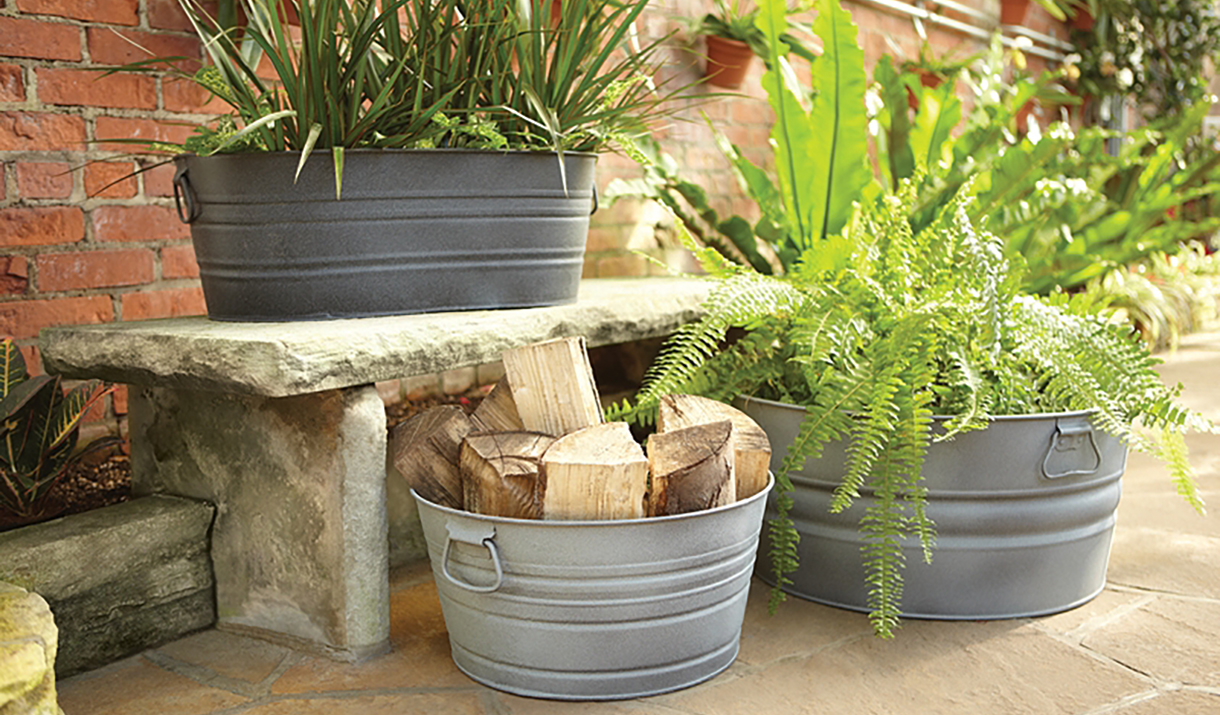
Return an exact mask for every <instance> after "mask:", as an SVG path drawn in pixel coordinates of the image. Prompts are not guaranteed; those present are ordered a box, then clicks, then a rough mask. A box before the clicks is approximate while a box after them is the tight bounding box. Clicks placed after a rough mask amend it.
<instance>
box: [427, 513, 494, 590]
mask: <svg viewBox="0 0 1220 715" xmlns="http://www.w3.org/2000/svg"><path fill="white" fill-rule="evenodd" d="M445 529H446V530H447V531H448V532H449V535H448V537H447V538H446V539H445V553H444V555H443V556H442V557H441V574H443V575H444V577H445V580H446V581H448V582H449V583H451V584H453V585H454V586H458V587H459V588H464V589H466V590H467V591H472V592H474V593H492V592H493V591H496V590H499V588H500V586H501V585H503V583H504V567H503V566H502V565H501V564H500V551H499V549H497V548H496V527H494V526H486V527H481V528H478V527H470V526H467V525H465V524H461V523H458V522H453V521H451V522H449V523H447V524H445ZM455 541H460V542H462V543H463V544H471V545H472V546H482V547H483V548H485V549H487V551H488V553H490V554H491V563H492V566H494V567H495V569H496V580H495V582H494V583H492V584H491V585H490V586H478V585H475V584H473V583H468V582H466V581H463V580H461V579H459V578H457V577H456V576H454V575H453V574H451V573H449V551H450V549H451V548H452V547H453V542H455Z"/></svg>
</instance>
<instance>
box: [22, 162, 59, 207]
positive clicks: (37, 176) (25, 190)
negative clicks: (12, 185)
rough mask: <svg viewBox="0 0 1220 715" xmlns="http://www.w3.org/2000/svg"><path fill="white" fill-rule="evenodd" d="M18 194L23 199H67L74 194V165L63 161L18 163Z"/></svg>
mask: <svg viewBox="0 0 1220 715" xmlns="http://www.w3.org/2000/svg"><path fill="white" fill-rule="evenodd" d="M16 170H17V195H18V196H20V197H21V198H23V199H66V198H68V197H69V196H71V195H72V167H71V166H70V165H69V164H67V163H65V162H62V161H24V162H20V163H18V164H17V165H16Z"/></svg>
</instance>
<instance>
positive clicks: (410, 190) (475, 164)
mask: <svg viewBox="0 0 1220 715" xmlns="http://www.w3.org/2000/svg"><path fill="white" fill-rule="evenodd" d="M298 158H299V155H298V154H296V153H292V152H265V153H250V154H225V155H215V156H209V157H199V156H193V155H184V156H179V157H177V158H176V159H175V162H176V164H177V172H176V174H175V177H174V192H175V199H176V201H177V205H178V211H179V215H180V217H181V218H182V219H183V220H184V221H187V222H189V223H190V224H191V239H192V241H193V242H194V245H195V256H196V258H197V260H198V262H199V275H200V280H201V282H202V284H203V293H204V299H205V301H206V302H207V308H208V316H209V317H211V318H213V319H215V320H231V321H283V320H321V319H329V318H362V317H370V316H378V315H398V314H405V313H423V312H440V311H449V310H476V309H486V308H524V307H534V306H545V305H558V304H562V303H571V302H574V301H575V300H576V291H577V287H578V286H579V283H580V274H581V267H582V263H583V260H584V249H585V239H586V237H587V234H588V229H589V214H590V213H592V210H593V209H594V208H595V204H596V198H595V195H594V186H593V169H594V164H595V163H596V161H597V156H596V155H594V154H585V153H567V154H564V157H563V167H564V171H563V172H561V171H560V164H559V158H558V155H557V154H555V153H552V152H498V151H468V150H448V149H429V150H368V149H363V150H349V151H347V152H346V153H345V159H344V168H343V182H342V183H343V192H342V198H341V199H336V198H335V177H334V166H333V162H332V160H331V156H330V153H329V152H321V151H319V152H317V153H316V155H315V156H312V157H310V159H309V160H308V161H307V162H306V163H305V167H304V169H303V171H302V172H301V175H300V178H299V179H298V180H297V181H296V182H295V183H294V181H293V176H294V174H295V173H296V170H297V162H298ZM565 174H566V185H565V181H564V179H565Z"/></svg>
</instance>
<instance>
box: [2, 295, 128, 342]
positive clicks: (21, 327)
mask: <svg viewBox="0 0 1220 715" xmlns="http://www.w3.org/2000/svg"><path fill="white" fill-rule="evenodd" d="M113 320H114V306H113V305H112V302H111V300H110V298H109V297H108V296H101V295H98V296H88V297H81V298H54V299H51V300H23V301H16V302H8V303H0V335H11V336H13V337H14V338H16V339H18V340H20V339H22V338H33V337H37V335H38V331H40V330H42V329H43V328H49V327H51V326H53V325H80V324H84V323H109V322H111V321H113Z"/></svg>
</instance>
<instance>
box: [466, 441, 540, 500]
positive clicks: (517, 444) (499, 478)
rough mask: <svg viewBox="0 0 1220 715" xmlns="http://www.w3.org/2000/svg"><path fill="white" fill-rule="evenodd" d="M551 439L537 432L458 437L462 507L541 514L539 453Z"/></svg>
mask: <svg viewBox="0 0 1220 715" xmlns="http://www.w3.org/2000/svg"><path fill="white" fill-rule="evenodd" d="M554 442H555V438H554V437H548V436H547V435H544V434H539V433H538V432H475V433H471V434H469V435H466V439H465V440H463V441H462V452H461V461H460V467H461V473H462V499H463V502H464V507H465V509H466V511H470V512H474V513H475V514H488V515H491V516H507V517H513V518H517V519H541V518H542V480H540V479H539V478H538V470H539V467H540V465H541V463H542V454H543V453H544V452H546V450H547V447H550V446H551V444H552V443H554Z"/></svg>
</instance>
